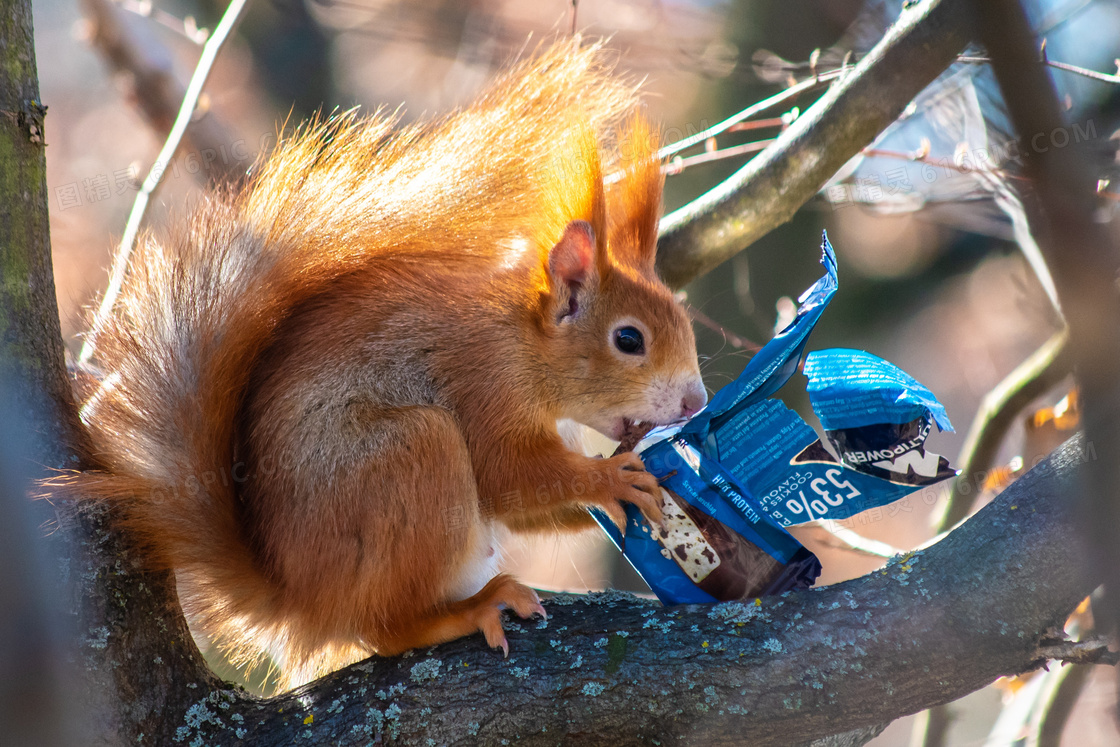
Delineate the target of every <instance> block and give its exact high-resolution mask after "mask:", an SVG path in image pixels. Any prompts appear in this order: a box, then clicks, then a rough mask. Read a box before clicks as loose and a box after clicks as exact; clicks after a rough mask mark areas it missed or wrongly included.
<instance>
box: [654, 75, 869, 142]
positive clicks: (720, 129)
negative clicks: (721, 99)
mask: <svg viewBox="0 0 1120 747" xmlns="http://www.w3.org/2000/svg"><path fill="white" fill-rule="evenodd" d="M848 71H850V68H849V69H847V70H846V69H845V68H837V69H835V70H829V71H827V72H823V73H821V74H820V75H818V76H816V77H814V78H807V79H805V80H803V81H801V82H800V83H797V84H796V85H793V86H790V87H789V88H787V89H786V90H784V91H782V92H781V93H776V94H774V95H773V96H770V97H769V98H765V99H763V100H762V101H759V102H757V103H754V104H751V105H750V106H748V107H747V108H746V109H743V110H742V111H740V112H737V113H736V114H732V115H731V116H730V117H728V118H727V119H725V120H723V121H722V122H720V123H718V124H715V125H712V126H711V127H709V128H708V129H706V130H701V131H700V132H697V133H696V134H695V135H689V136H688V137H686V138H682V139H680V140H678V141H676V142H675V143H670V144H669V145H666V146H665V147H664V148H662V149H661V150H659V151H658V152H657V156H658V158H661V159H666V158H671V157H672V156H675V155H676V154H677V153H680V152H681V151H682V150H688V149H689V148H691V147H692V146H694V145H699V144H700V143H702V142H704V141H705V140H707V139H708V138H712V137H715V136H716V135H719V134H722V133H724V132H731V131H733V129H734V128H735V127H736V126H737V125H738V124H739V123H740V122H742V121H743V120H746V119H750V118H751V117H753V116H755V115H756V114H761V113H762V112H765V111H769V110H771V109H773V108H775V107H777V106H781V105H782V104H784V103H786V102H788V101H791V100H793V99H796V98H797V97H798V96H800V95H801V94H803V93H808V92H810V91H812V90H814V89H816V88H820V87H822V86H823V85H824V84H825V83H830V82H831V81H834V80H836V79H837V78H839V77H841V76H842V75H843V74H844V73H845V72H848Z"/></svg>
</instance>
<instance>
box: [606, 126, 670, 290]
mask: <svg viewBox="0 0 1120 747" xmlns="http://www.w3.org/2000/svg"><path fill="white" fill-rule="evenodd" d="M658 147H659V137H658V132H657V130H656V129H655V128H654V127H653V126H652V125H651V124H650V122H649V120H647V119H646V118H645V117H644V116H642V115H641V113H639V112H635V113H634V114H633V115H632V116H631V117H630V119H629V121H627V122H626V124H625V126H623V128H622V129H621V130H620V132H619V133H618V163H617V166H618V167H620V170H621V172H622V173H621V178H620V179H618V180H617V181H616V182H615V183H613V184H612V185H611V186H610V188H609V189H608V191H607V212H608V215H609V216H610V221H609V228H608V235H609V237H610V242H609V244H610V248H611V256H612V257H613V258H614V260H615V261H616V262H619V263H621V264H625V265H629V266H631V267H634V268H636V269H638V270H640V271H642V272H644V273H646V274H648V275H651V276H652V275H653V274H654V262H655V260H656V258H657V224H658V221H659V220H660V218H661V190H662V187H663V186H664V183H665V177H664V175H663V174H662V173H661V160H660V159H659V158H658V157H657V150H658Z"/></svg>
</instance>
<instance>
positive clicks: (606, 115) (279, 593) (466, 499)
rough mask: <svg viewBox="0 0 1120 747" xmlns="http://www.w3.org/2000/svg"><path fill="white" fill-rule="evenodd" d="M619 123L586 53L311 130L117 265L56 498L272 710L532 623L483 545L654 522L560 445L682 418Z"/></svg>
mask: <svg viewBox="0 0 1120 747" xmlns="http://www.w3.org/2000/svg"><path fill="white" fill-rule="evenodd" d="M635 96H636V91H635V89H634V88H633V87H631V86H629V85H628V84H626V83H625V82H624V81H622V80H620V79H619V78H617V77H616V76H614V75H613V74H612V73H611V71H610V66H609V65H608V64H607V60H606V53H605V52H604V51H603V50H602V48H601V47H600V46H589V47H584V48H579V49H577V48H574V47H573V46H572V44H571V43H570V42H567V43H561V44H558V45H556V46H554V47H552V48H550V49H547V50H545V51H543V52H542V53H541V54H540V55H538V56H537V57H536V58H535V59H532V60H530V61H528V62H526V63H524V64H522V65H520V66H519V67H518V68H516V69H515V70H513V71H512V72H510V73H509V74H507V75H506V76H504V77H503V78H502V79H501V80H499V81H498V82H497V83H496V84H495V85H494V86H493V87H492V88H491V89H490V90H489V91H488V92H487V93H486V94H484V95H483V96H482V97H481V98H480V99H479V101H478V102H476V103H475V104H474V105H472V106H470V107H468V108H466V109H464V110H462V111H459V112H456V113H453V114H450V115H448V116H446V117H444V118H443V119H440V120H438V121H436V122H433V123H430V124H425V125H417V126H409V127H403V128H397V123H396V122H395V121H394V119H393V118H391V117H386V116H383V115H376V116H374V117H371V118H369V119H364V120H363V119H359V118H357V117H356V116H354V115H352V114H346V115H342V116H339V117H334V118H331V119H329V120H327V121H323V122H316V123H312V124H310V125H307V126H306V127H304V128H303V129H302V130H301V131H300V132H299V133H297V134H296V135H295V136H294V137H293V138H291V139H289V140H287V141H285V142H282V143H281V144H280V145H279V146H278V147H277V149H276V152H275V153H274V154H273V155H272V156H271V157H270V158H269V159H268V160H267V161H266V162H265V163H264V164H263V165H262V166H261V167H260V169H259V171H258V172H257V173H256V174H255V175H254V177H253V179H252V181H251V183H250V184H249V186H248V187H247V188H246V189H245V190H244V191H243V192H242V193H240V194H239V195H237V196H222V195H213V196H211V197H209V198H208V199H207V200H206V201H205V202H204V203H203V204H202V205H200V206H199V207H198V208H197V209H196V210H195V211H194V212H193V213H192V214H191V216H190V217H189V219H188V220H187V221H186V222H185V223H184V224H183V225H181V226H177V227H173V228H172V229H171V230H170V232H169V233H168V235H167V236H166V237H162V238H157V237H155V236H148V237H146V238H145V239H144V240H143V242H142V243H141V244H140V246H139V247H138V249H137V252H136V254H135V257H134V259H133V266H132V268H131V275H130V277H129V279H128V281H127V283H126V286H125V288H124V290H123V292H122V295H121V297H120V300H119V302H118V304H117V309H116V311H115V313H114V315H113V317H112V318H111V319H110V320H109V321H108V322H107V323H106V325H105V326H104V328H103V329H102V330H101V331H100V333H99V336H98V350H97V355H98V359H99V363H100V365H101V368H102V370H103V371H104V372H105V378H104V380H103V382H102V385H101V387H100V389H99V390H98V391H97V392H95V393H94V394H93V395H92V396H91V397H89V398H88V400H87V401H86V404H85V406H84V408H83V421H84V422H85V423H86V425H87V428H88V431H89V436H90V439H91V442H92V443H93V445H94V450H95V452H96V453H95V457H96V458H97V459H98V461H99V463H100V464H101V465H102V466H103V469H102V470H101V471H99V472H90V473H84V474H80V475H76V476H74V477H72V478H70V479H69V480H68V481H66V482H68V485H67V486H65V487H66V488H67V489H68V490H70V491H71V492H73V493H75V494H78V495H80V496H82V497H84V498H88V499H102V500H108V501H111V502H113V503H114V504H116V505H117V507H118V508H119V512H118V513H119V515H121V516H122V517H123V519H122V520H123V521H124V523H125V525H126V527H127V528H128V529H129V530H130V531H131V533H132V534H133V536H134V537H135V538H136V540H137V541H138V543H140V546H141V547H142V548H143V549H144V550H145V554H146V557H147V558H148V559H149V561H150V562H151V564H152V565H153V567H157V568H167V569H171V570H173V571H174V572H175V574H176V579H177V581H178V585H179V596H180V600H181V602H182V604H183V608H184V611H185V612H186V614H187V616H188V620H189V621H190V622H191V625H192V626H193V627H194V628H195V629H196V630H197V631H199V632H200V633H202V634H204V635H205V636H206V637H207V638H209V639H213V640H216V641H218V642H219V643H220V644H221V645H223V646H224V647H226V649H227V650H229V651H230V652H232V654H233V655H234V657H235V658H240V659H243V660H250V659H252V658H254V657H256V656H258V655H259V654H260V653H262V652H267V653H269V654H271V655H273V656H274V657H275V658H276V659H277V661H278V662H279V663H280V665H281V667H282V668H283V670H284V675H285V676H284V683H285V684H286V685H293V684H296V683H299V682H302V681H305V680H307V679H309V678H311V677H314V676H317V675H319V674H321V673H324V672H326V671H330V670H331V669H334V668H337V667H338V666H341V665H342V664H345V663H347V662H349V661H352V660H354V659H355V658H357V657H358V656H361V655H365V654H367V653H369V652H371V651H373V652H379V653H382V654H390V653H396V652H400V651H403V650H406V649H408V648H412V647H415V646H423V645H430V644H434V643H438V642H441V641H446V640H450V639H452V638H457V637H460V636H463V635H466V634H468V633H471V632H474V631H482V632H483V633H484V634H485V635H486V638H487V641H488V642H489V643H490V644H491V645H495V646H501V645H504V642H505V638H504V634H503V633H502V628H501V621H500V617H499V609H500V608H502V607H507V606H508V607H510V608H512V609H513V610H514V611H515V612H516V613H517V614H520V615H522V616H528V615H530V614H533V613H534V612H536V611H542V612H543V610H541V608H540V605H539V603H538V601H537V599H536V595H535V594H533V592H532V591H531V590H530V589H528V588H527V587H525V586H523V585H521V584H519V583H517V582H516V581H514V580H513V579H511V578H509V577H508V576H497V577H494V578H492V579H490V576H491V575H492V574H493V570H492V568H490V567H489V565H488V564H489V562H490V561H489V557H490V556H491V555H493V554H494V551H495V547H496V544H495V543H496V537H495V532H496V531H497V528H498V527H500V526H507V527H511V528H513V529H515V530H516V529H535V528H539V527H540V526H542V525H550V524H551V523H556V524H558V525H579V524H581V523H586V522H585V521H582V522H581V520H580V519H579V518H577V517H578V516H583V514H580V513H579V512H577V511H576V510H575V508H576V507H577V506H581V505H597V506H601V507H603V508H605V509H606V510H608V512H610V513H611V514H612V515H613V516H618V515H619V514H620V513H621V509H620V506H619V501H627V502H631V503H635V504H637V505H639V506H640V507H642V508H643V510H645V511H647V512H649V513H650V514H656V513H657V508H656V502H655V501H654V499H653V498H652V495H651V494H652V493H654V492H655V484H656V483H655V480H654V479H653V478H652V476H650V475H649V474H648V473H645V472H644V471H643V470H642V469H641V463H640V460H638V459H637V458H636V457H635V456H634V455H632V454H630V455H623V456H621V457H615V458H612V459H605V460H595V459H590V458H587V457H585V456H582V455H580V454H576V453H575V452H572V451H569V450H568V449H567V448H565V446H564V445H563V443H562V441H561V439H560V436H559V435H558V433H557V430H556V421H557V420H558V419H560V418H572V419H575V420H578V421H580V422H583V423H585V424H588V425H590V426H592V427H596V428H598V429H600V430H602V431H604V432H607V433H617V431H618V429H619V428H621V427H622V426H623V425H624V424H625V420H626V419H629V420H635V419H641V420H647V421H654V422H668V421H671V420H674V419H676V418H678V417H680V416H681V415H682V414H685V413H687V412H688V411H691V410H693V409H696V407H698V406H699V405H702V404H703V398H704V395H703V390H702V387H701V385H700V383H699V373H698V369H697V365H696V353H695V342H694V340H693V337H692V331H691V327H690V324H689V321H688V319H687V317H686V315H685V314H684V312H683V311H682V310H681V309H680V308H679V306H677V304H676V303H675V302H674V300H673V298H672V295H671V293H670V292H669V290H668V289H667V288H666V287H665V286H664V285H662V284H661V283H660V281H658V279H657V278H656V276H655V275H654V273H653V257H654V251H655V240H656V223H657V216H658V214H659V210H660V194H661V183H662V180H661V175H660V170H659V168H658V163H657V161H656V155H655V154H656V144H655V142H654V140H653V137H652V131H651V130H650V128H649V126H648V125H646V124H645V123H644V121H643V120H641V119H640V118H636V117H634V116H632V112H633V110H634V108H635V105H636V98H635ZM628 117H629V119H627V118H628ZM619 128H621V129H619ZM631 141H633V142H636V143H639V146H636V147H635V148H629V151H627V148H625V147H623V145H624V144H626V143H630V142H631ZM609 142H616V143H617V144H618V145H617V146H616V147H608V145H607V143H609ZM612 169H622V170H623V173H624V176H623V178H622V180H621V181H619V182H616V183H613V184H611V185H610V186H609V187H608V188H606V189H604V186H603V179H602V176H601V174H602V172H603V171H609V170H612ZM622 326H632V327H634V328H636V329H639V330H641V332H642V334H643V335H644V340H645V348H644V350H643V352H642V353H641V354H640V355H638V354H629V353H624V352H620V349H619V348H618V346H617V344H616V342H614V340H615V339H616V337H615V335H616V331H617V330H618V329H619V328H620V327H622Z"/></svg>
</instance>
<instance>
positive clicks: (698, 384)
mask: <svg viewBox="0 0 1120 747" xmlns="http://www.w3.org/2000/svg"><path fill="white" fill-rule="evenodd" d="M706 404H708V392H707V391H706V390H705V389H704V383H703V382H702V381H700V380H699V379H696V380H694V381H692V382H691V383H689V385H688V389H687V390H686V391H685V394H684V396H683V397H681V417H682V418H691V417H692V416H693V415H695V414H696V413H698V412H700V411H701V410H702V409H704V405H706Z"/></svg>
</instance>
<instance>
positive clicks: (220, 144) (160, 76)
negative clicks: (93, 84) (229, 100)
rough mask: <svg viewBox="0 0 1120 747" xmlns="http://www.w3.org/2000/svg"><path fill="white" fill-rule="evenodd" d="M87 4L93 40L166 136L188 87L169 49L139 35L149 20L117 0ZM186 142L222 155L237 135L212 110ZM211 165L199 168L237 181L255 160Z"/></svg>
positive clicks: (194, 123)
mask: <svg viewBox="0 0 1120 747" xmlns="http://www.w3.org/2000/svg"><path fill="white" fill-rule="evenodd" d="M82 7H83V8H84V9H85V12H86V17H87V18H88V20H89V23H90V31H89V40H90V43H91V44H92V45H93V46H94V47H95V48H96V49H97V51H98V52H100V53H101V56H102V57H104V58H105V61H106V62H107V63H108V65H109V66H110V68H112V70H113V72H115V73H118V74H120V75H125V76H128V80H129V82H130V86H129V93H130V94H131V96H132V98H133V100H134V101H135V103H136V107H137V108H138V109H139V110H140V112H141V113H142V114H143V115H144V118H145V119H146V120H147V121H148V124H149V125H150V126H151V127H152V129H153V130H155V132H156V135H157V136H158V137H160V138H166V137H167V136H168V134H169V133H170V132H171V128H172V125H173V124H174V123H175V119H176V117H177V116H178V114H179V107H180V105H181V103H182V101H183V99H184V97H185V95H186V90H187V89H186V87H185V86H184V85H183V84H182V83H181V82H179V79H178V78H176V77H175V72H174V70H173V69H172V64H171V57H170V55H169V54H168V52H167V50H166V49H165V48H164V47H163V46H162V45H161V44H160V43H159V40H158V39H156V38H155V36H154V35H151V34H142V33H138V28H137V27H139V26H141V23H136V22H135V21H141V22H142V21H143V20H144V19H138V18H128V17H127V12H126V11H125V10H123V9H121V7H120V6H119V5H117V4H116V3H114V2H112V0H82ZM130 21H131V22H130ZM140 30H141V31H142V30H143V29H140ZM184 140H185V141H186V142H187V143H189V145H190V147H191V148H193V149H194V150H195V151H197V152H199V153H206V152H215V153H216V152H221V151H224V150H225V149H228V148H229V147H230V144H231V143H232V142H233V140H234V138H233V136H232V135H231V132H230V129H229V128H228V127H226V126H225V124H223V123H222V122H221V121H220V120H219V119H218V117H217V116H216V115H215V114H214V112H213V111H212V110H208V111H206V113H205V114H204V115H202V116H197V114H196V115H195V116H192V117H191V118H190V124H189V125H188V126H187V128H186V132H185V133H184ZM206 165H207V168H206V169H205V170H200V171H199V175H200V176H202V177H203V178H204V179H212V180H213V181H215V182H235V181H237V180H238V179H240V178H241V176H242V175H243V174H244V171H245V169H246V167H247V166H248V165H249V164H247V163H244V162H240V161H237V160H232V161H231V160H227V159H224V158H215V159H213V160H211V161H207V162H206ZM164 166H165V167H166V164H164Z"/></svg>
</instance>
